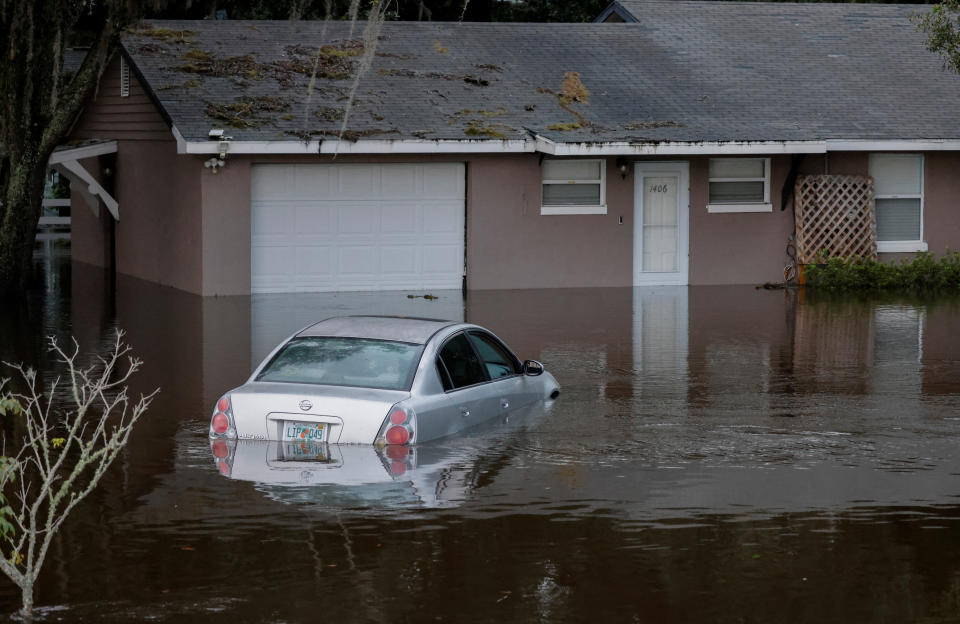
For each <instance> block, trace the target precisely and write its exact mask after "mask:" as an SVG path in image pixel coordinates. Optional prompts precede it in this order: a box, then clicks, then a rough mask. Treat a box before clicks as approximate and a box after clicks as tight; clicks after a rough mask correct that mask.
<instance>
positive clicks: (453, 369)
mask: <svg viewBox="0 0 960 624" xmlns="http://www.w3.org/2000/svg"><path fill="white" fill-rule="evenodd" d="M440 361H441V362H442V363H443V365H444V366H445V367H446V369H447V372H448V373H449V374H450V381H451V382H452V383H453V387H454V388H463V387H466V386H472V385H473V384H478V383H481V382H483V381H486V380H487V378H486V375H484V372H483V366H482V365H481V364H480V360H479V359H478V358H477V354H476V352H475V351H474V350H473V347H471V346H470V343H469V342H467V337H466V335H464V334H458V335H456V336H454V337H453V338H451V339H450V340H448V341H447V343H446V344H445V345H443V348H442V349H440ZM442 378H443V375H442V374H441V379H442Z"/></svg>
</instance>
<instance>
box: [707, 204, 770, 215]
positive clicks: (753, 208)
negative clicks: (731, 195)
mask: <svg viewBox="0 0 960 624" xmlns="http://www.w3.org/2000/svg"><path fill="white" fill-rule="evenodd" d="M707 212H717V213H720V212H773V204H707Z"/></svg>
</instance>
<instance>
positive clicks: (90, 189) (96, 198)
mask: <svg viewBox="0 0 960 624" xmlns="http://www.w3.org/2000/svg"><path fill="white" fill-rule="evenodd" d="M110 143H111V144H112V145H107V146H104V147H100V148H99V149H92V148H94V147H95V146H92V145H87V146H83V147H78V148H75V149H69V148H68V149H63V150H58V151H55V152H54V153H53V155H52V156H51V157H50V161H49V164H50V166H51V167H53V168H54V169H56V170H57V171H58V172H60V174H62V175H64V176H65V177H66V178H67V179H68V180H70V189H71V190H76V191H77V192H79V193H80V196H81V197H83V199H84V200H86V202H87V205H88V206H90V210H91V211H93V216H95V217H97V218H99V217H100V202H101V201H102V202H103V205H104V206H106V208H107V210H108V211H109V212H110V215H111V216H113V218H114V219H115V220H116V221H119V220H120V204H119V203H118V202H117V200H116V199H114V197H113V196H112V195H110V193H108V192H107V190H106V189H105V188H103V186H102V185H101V184H100V182H98V181H97V179H96V178H94V177H93V175H91V174H90V172H89V171H87V170H86V168H84V166H83V165H81V164H80V159H81V158H89V157H91V156H99V155H101V154H105V153H115V152H116V151H117V145H116V142H115V141H111V142H110ZM101 145H102V144H101ZM111 147H112V150H111V149H110V148H111ZM94 152H95V153H94Z"/></svg>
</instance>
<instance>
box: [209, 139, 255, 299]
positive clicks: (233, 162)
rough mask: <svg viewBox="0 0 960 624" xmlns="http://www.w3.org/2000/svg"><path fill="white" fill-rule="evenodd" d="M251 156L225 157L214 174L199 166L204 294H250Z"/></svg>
mask: <svg viewBox="0 0 960 624" xmlns="http://www.w3.org/2000/svg"><path fill="white" fill-rule="evenodd" d="M252 162H253V161H252V160H251V159H250V158H242V157H241V158H237V157H231V156H228V157H227V166H225V167H223V168H222V169H220V170H218V171H217V172H216V173H213V172H212V171H210V170H209V169H204V168H203V167H202V166H201V165H199V164H198V165H197V166H198V171H197V176H198V181H199V182H200V188H201V192H200V197H201V200H200V206H201V207H200V209H199V213H200V217H201V231H200V232H199V234H200V238H201V240H200V242H201V248H202V255H201V257H200V258H199V261H200V262H201V263H202V266H203V285H202V287H201V290H200V292H201V294H203V295H241V294H242V295H246V294H250V166H251V164H252Z"/></svg>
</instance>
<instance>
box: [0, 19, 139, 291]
mask: <svg viewBox="0 0 960 624" xmlns="http://www.w3.org/2000/svg"><path fill="white" fill-rule="evenodd" d="M130 4H131V5H135V4H136V2H132V1H131V2H130ZM84 14H85V15H86V17H87V18H88V19H90V20H91V22H94V21H97V19H98V18H99V19H100V20H102V22H101V23H100V26H99V27H97V28H95V29H94V31H93V32H95V33H96V36H95V38H94V40H93V42H92V45H91V47H90V51H89V52H88V54H87V57H86V58H85V59H84V61H83V63H82V65H81V66H80V69H79V70H78V71H77V74H76V76H74V77H73V78H72V79H71V80H69V82H66V83H65V81H64V78H65V76H64V74H63V54H64V47H65V44H66V42H68V41H69V40H70V33H71V31H72V29H73V27H74V25H75V22H76V20H78V19H79V18H80V17H81V15H84ZM129 17H130V15H129V13H128V7H127V6H126V4H125V3H124V2H122V1H121V0H108V1H107V2H104V3H99V2H85V1H79V0H44V1H37V0H4V1H0V55H2V57H0V202H2V206H0V292H3V291H7V292H9V291H14V292H16V291H18V290H22V289H23V287H24V286H26V284H27V281H28V279H29V277H30V272H31V271H30V270H31V267H32V256H33V242H34V237H35V236H36V229H37V222H38V221H39V219H40V213H41V208H42V203H43V186H44V180H45V179H46V174H47V161H48V160H49V158H50V154H51V153H52V152H53V150H54V148H55V147H56V146H57V145H58V144H60V143H61V142H62V141H63V139H65V138H66V137H67V135H68V134H69V131H70V126H71V124H72V122H73V120H74V119H76V117H77V115H78V114H79V112H80V109H81V107H82V106H83V103H84V101H85V100H86V98H87V97H88V96H89V94H90V93H91V92H92V91H93V88H94V87H95V86H96V84H97V81H98V79H99V77H100V74H101V73H102V72H103V68H104V67H105V66H106V62H107V60H108V58H109V54H110V52H112V50H113V46H114V45H115V43H116V40H115V34H116V32H117V31H116V30H115V28H116V27H118V26H121V27H122V25H123V24H124V23H126V22H127V20H128V19H129ZM91 26H93V24H92V23H91Z"/></svg>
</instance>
